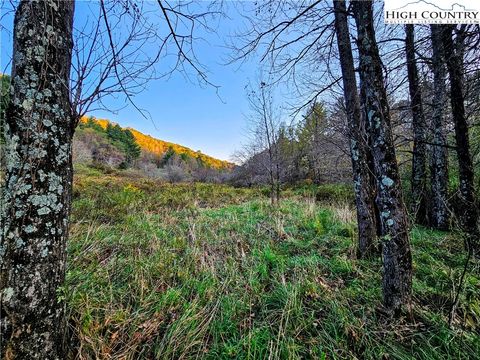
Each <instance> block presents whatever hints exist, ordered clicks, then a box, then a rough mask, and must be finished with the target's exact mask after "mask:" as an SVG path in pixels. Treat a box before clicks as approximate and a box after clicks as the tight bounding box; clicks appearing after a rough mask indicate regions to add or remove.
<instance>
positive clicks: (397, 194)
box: [352, 1, 412, 314]
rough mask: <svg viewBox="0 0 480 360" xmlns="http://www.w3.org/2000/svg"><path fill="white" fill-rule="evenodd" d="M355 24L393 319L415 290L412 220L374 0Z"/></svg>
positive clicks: (359, 6) (360, 9) (358, 7)
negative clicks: (397, 153) (401, 173)
mask: <svg viewBox="0 0 480 360" xmlns="http://www.w3.org/2000/svg"><path fill="white" fill-rule="evenodd" d="M352 8H353V13H354V17H355V22H356V24H357V47H358V53H359V62H360V64H359V72H360V86H361V87H362V89H363V94H364V97H363V103H362V111H363V112H364V116H365V118H366V119H367V121H368V122H369V131H370V134H369V135H370V137H371V139H372V149H371V151H372V154H373V162H374V167H375V176H376V184H377V198H376V200H377V205H378V208H379V211H380V212H381V217H380V225H381V232H382V234H381V235H382V260H383V279H382V290H383V302H384V306H385V308H386V310H387V311H388V312H389V313H391V314H398V313H400V312H402V310H409V308H410V302H411V289H412V257H411V251H410V239H409V234H408V220H407V213H406V209H405V205H404V202H403V198H402V190H401V184H400V177H399V173H398V165H397V159H396V156H395V148H394V144H393V136H392V129H391V121H390V109H389V106H388V101H387V93H386V90H385V86H384V79H383V73H382V64H381V59H380V55H379V51H378V46H377V43H376V39H375V29H374V25H373V5H372V2H371V1H354V2H352Z"/></svg>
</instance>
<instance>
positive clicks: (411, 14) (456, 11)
mask: <svg viewBox="0 0 480 360" xmlns="http://www.w3.org/2000/svg"><path fill="white" fill-rule="evenodd" d="M384 20H385V23H387V24H480V4H479V1H478V0H454V1H449V0H436V1H435V3H433V2H432V0H430V1H429V0H416V1H412V0H385V5H384Z"/></svg>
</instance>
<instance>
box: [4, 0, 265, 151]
mask: <svg viewBox="0 0 480 360" xmlns="http://www.w3.org/2000/svg"><path fill="white" fill-rule="evenodd" d="M152 4H153V3H152ZM87 5H88V2H84V1H82V2H80V1H77V6H76V13H75V18H76V24H78V23H79V22H80V21H81V19H82V17H84V16H85V14H86V12H87V11H88V9H87V7H86V6H87ZM227 9H228V8H227ZM229 9H230V10H229V13H228V15H229V17H230V18H222V19H221V20H220V22H219V24H218V26H217V27H216V29H217V30H216V32H215V33H207V32H205V31H202V29H200V28H199V29H198V30H199V32H198V33H197V36H200V37H202V38H203V39H204V41H199V42H197V43H196V44H195V50H196V53H197V56H198V59H199V60H200V62H201V63H202V64H203V65H205V66H206V67H207V68H208V71H209V81H211V82H212V83H214V84H216V85H219V86H220V88H219V90H218V94H217V91H216V89H215V88H213V87H208V86H207V87H201V86H198V85H197V84H195V83H192V82H191V81H188V80H187V79H185V77H184V76H183V75H182V74H180V73H175V74H173V76H171V77H170V78H169V79H168V80H166V79H164V80H155V81H152V82H150V83H149V84H148V86H147V88H146V89H145V91H143V92H142V93H141V94H140V95H138V96H137V97H136V98H135V103H136V104H137V105H138V106H139V107H140V108H143V109H146V110H147V111H148V112H149V113H150V115H151V118H152V120H147V119H145V118H143V117H142V116H141V115H140V114H139V113H138V111H137V110H135V108H133V107H132V106H127V107H126V108H124V109H122V110H119V111H118V112H116V113H110V112H105V111H97V112H94V113H91V115H94V116H98V117H104V118H109V119H111V120H113V121H115V122H118V123H119V124H120V125H122V126H130V127H134V128H136V129H138V130H139V131H142V132H144V133H146V134H150V135H152V136H154V137H157V138H160V139H162V140H167V141H171V142H175V143H179V144H182V145H185V146H188V147H190V148H192V149H194V150H201V151H202V152H204V153H206V154H209V155H212V156H215V157H218V158H220V159H226V160H228V159H229V158H230V156H231V155H232V153H233V152H234V151H235V150H236V149H239V148H240V147H241V144H242V141H243V140H244V135H245V129H246V115H247V114H248V103H247V99H246V96H245V85H247V83H248V81H249V80H254V79H255V77H256V74H257V67H258V66H257V65H258V62H257V59H256V58H255V57H254V58H252V59H250V60H249V61H247V62H246V63H244V64H242V65H241V66H240V64H236V65H225V59H226V58H228V56H229V55H232V54H231V52H230V50H228V49H226V48H225V40H226V39H228V38H229V36H230V35H232V34H233V33H234V32H235V31H238V30H240V29H242V27H243V26H244V25H243V23H242V20H241V18H240V17H239V16H238V14H237V15H236V13H235V11H234V9H233V8H232V7H229ZM3 15H4V16H3V19H2V26H3V27H4V28H3V29H2V35H1V36H2V42H1V66H2V67H1V68H2V71H3V72H6V73H9V72H10V66H9V59H10V56H11V52H12V41H11V35H12V29H13V13H5V12H4V14H3ZM159 69H162V64H161V63H160V64H159ZM111 101H112V102H113V103H114V104H115V105H116V106H117V107H121V106H122V105H124V104H125V100H124V99H118V100H111Z"/></svg>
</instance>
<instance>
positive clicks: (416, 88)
mask: <svg viewBox="0 0 480 360" xmlns="http://www.w3.org/2000/svg"><path fill="white" fill-rule="evenodd" d="M405 34H406V37H405V49H406V58H407V73H408V89H409V92H410V108H411V111H412V127H413V159H412V181H411V188H412V213H413V214H414V216H415V220H416V221H417V222H418V223H420V224H426V222H427V221H426V216H427V196H426V195H427V194H426V191H427V153H426V123H425V115H424V113H423V103H422V91H421V87H420V83H419V79H418V69H417V60H416V57H415V30H414V26H413V24H407V25H405Z"/></svg>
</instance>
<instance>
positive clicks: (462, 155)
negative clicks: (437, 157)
mask: <svg viewBox="0 0 480 360" xmlns="http://www.w3.org/2000/svg"><path fill="white" fill-rule="evenodd" d="M455 29H456V28H455V26H453V25H445V26H443V46H444V48H445V60H446V63H447V68H448V74H449V78H450V102H451V106H452V116H453V123H454V125H455V141H456V151H457V158H458V168H459V177H460V199H461V206H460V209H459V211H460V221H461V224H462V227H463V229H464V230H465V232H466V233H467V234H468V235H469V237H468V238H469V241H468V245H469V246H473V245H474V244H473V242H475V243H476V244H475V245H476V248H477V249H476V250H478V245H479V243H478V242H479V240H478V238H477V237H478V225H477V221H478V208H477V206H476V204H475V191H474V172H473V162H472V157H471V155H470V142H469V136H468V123H467V117H466V115H465V98H464V86H463V83H464V79H463V73H464V70H465V66H464V61H463V57H464V41H465V25H462V26H461V27H460V28H458V29H457V31H456V37H455V40H453V38H452V37H453V31H454V30H455ZM472 250H473V248H472Z"/></svg>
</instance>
